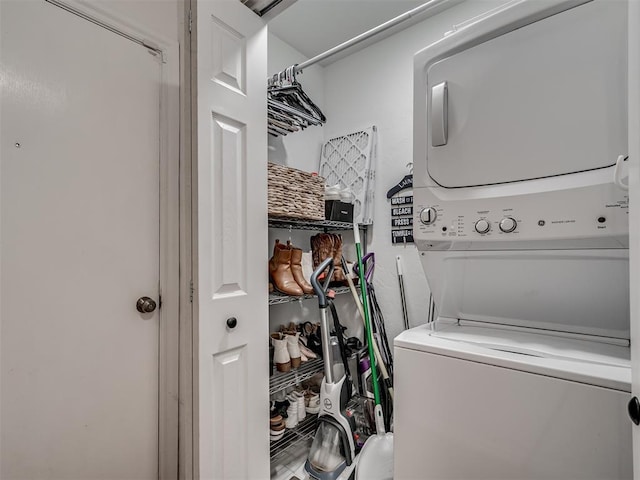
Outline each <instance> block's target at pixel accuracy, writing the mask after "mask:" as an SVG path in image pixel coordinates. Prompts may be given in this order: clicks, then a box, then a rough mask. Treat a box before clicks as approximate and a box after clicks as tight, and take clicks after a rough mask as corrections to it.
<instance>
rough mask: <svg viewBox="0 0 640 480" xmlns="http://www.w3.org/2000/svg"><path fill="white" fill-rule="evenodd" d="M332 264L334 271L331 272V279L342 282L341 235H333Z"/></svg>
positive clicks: (343, 278)
mask: <svg viewBox="0 0 640 480" xmlns="http://www.w3.org/2000/svg"><path fill="white" fill-rule="evenodd" d="M331 253H332V254H333V265H334V266H335V271H334V272H333V280H335V281H336V282H344V281H345V280H346V279H345V277H344V271H343V270H342V235H337V234H334V235H333V251H332V252H331Z"/></svg>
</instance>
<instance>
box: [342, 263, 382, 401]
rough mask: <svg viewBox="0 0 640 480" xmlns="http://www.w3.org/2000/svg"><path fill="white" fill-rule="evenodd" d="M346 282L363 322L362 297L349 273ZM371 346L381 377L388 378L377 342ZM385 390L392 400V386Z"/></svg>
mask: <svg viewBox="0 0 640 480" xmlns="http://www.w3.org/2000/svg"><path fill="white" fill-rule="evenodd" d="M345 271H346V270H345ZM347 283H348V284H349V289H350V290H351V295H352V296H353V300H354V301H355V302H356V306H357V307H358V312H360V318H362V323H363V324H364V311H363V310H362V299H361V298H360V297H358V291H357V290H356V286H355V285H354V284H353V280H352V279H351V277H350V276H349V275H347ZM373 348H374V350H375V354H376V360H377V361H378V365H380V372H381V373H382V378H384V379H385V380H388V379H389V372H388V371H387V367H386V366H385V365H384V362H383V361H382V355H381V354H380V348H378V344H377V343H374V344H373ZM387 391H388V392H389V396H390V397H391V400H393V388H392V387H391V386H387Z"/></svg>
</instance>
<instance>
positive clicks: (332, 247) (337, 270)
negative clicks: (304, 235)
mask: <svg viewBox="0 0 640 480" xmlns="http://www.w3.org/2000/svg"><path fill="white" fill-rule="evenodd" d="M310 241H311V255H312V258H313V269H314V270H315V269H316V268H318V267H319V266H320V264H321V263H322V262H324V261H325V260H326V259H327V258H329V257H333V267H334V271H333V279H332V280H333V281H335V282H343V281H344V280H345V276H344V272H343V271H342V235H338V234H335V233H319V234H317V235H314V236H313V237H311V239H310Z"/></svg>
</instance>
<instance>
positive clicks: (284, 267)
mask: <svg viewBox="0 0 640 480" xmlns="http://www.w3.org/2000/svg"><path fill="white" fill-rule="evenodd" d="M269 275H271V279H272V280H273V286H274V287H275V288H276V290H278V291H280V292H282V293H286V294H287V295H293V296H295V297H299V296H301V295H302V294H303V292H302V288H300V285H298V283H297V282H296V281H295V280H294V278H293V273H292V272H291V249H290V248H287V247H286V245H283V244H281V243H280V241H279V240H276V244H275V246H274V247H273V257H271V259H270V260H269Z"/></svg>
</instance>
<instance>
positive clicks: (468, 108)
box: [427, 1, 627, 187]
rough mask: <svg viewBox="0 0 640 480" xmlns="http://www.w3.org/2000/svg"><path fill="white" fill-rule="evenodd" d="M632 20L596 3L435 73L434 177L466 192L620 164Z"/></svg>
mask: <svg viewBox="0 0 640 480" xmlns="http://www.w3.org/2000/svg"><path fill="white" fill-rule="evenodd" d="M626 18H627V16H626V2H597V1H596V2H590V3H587V4H585V5H583V6H580V7H576V8H572V9H570V10H567V11H564V12H562V13H559V14H556V15H553V16H551V17H548V18H546V19H544V20H540V21H538V22H535V23H532V24H529V25H527V26H525V27H523V28H519V29H516V30H513V31H511V32H509V33H507V34H505V35H501V36H498V37H496V38H494V39H492V40H489V41H486V42H484V43H481V42H482V41H484V40H482V39H477V40H476V41H475V42H471V43H472V44H471V46H470V47H469V48H467V49H465V50H462V51H460V52H459V53H455V54H453V55H451V56H448V57H447V58H444V59H443V60H440V61H438V62H437V63H434V64H432V65H431V66H430V67H428V70H427V87H428V88H427V100H428V109H429V111H428V117H427V119H428V120H427V122H428V151H427V164H428V172H429V175H430V176H431V178H432V179H433V180H434V181H436V182H437V183H438V184H439V185H441V186H444V187H467V186H474V185H488V184H497V183H504V182H513V181H519V180H528V179H534V178H542V177H549V176H554V175H562V174H568V173H574V172H579V171H584V170H591V169H596V168H601V167H606V166H610V165H613V164H614V163H615V161H616V158H617V156H618V155H621V154H625V153H626V151H627V131H626V125H627V93H626V89H627V67H626V63H627V58H626V57H627V43H626V42H627V24H626V22H627V20H626ZM445 82H446V83H445ZM445 85H446V88H444V86H445Z"/></svg>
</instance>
